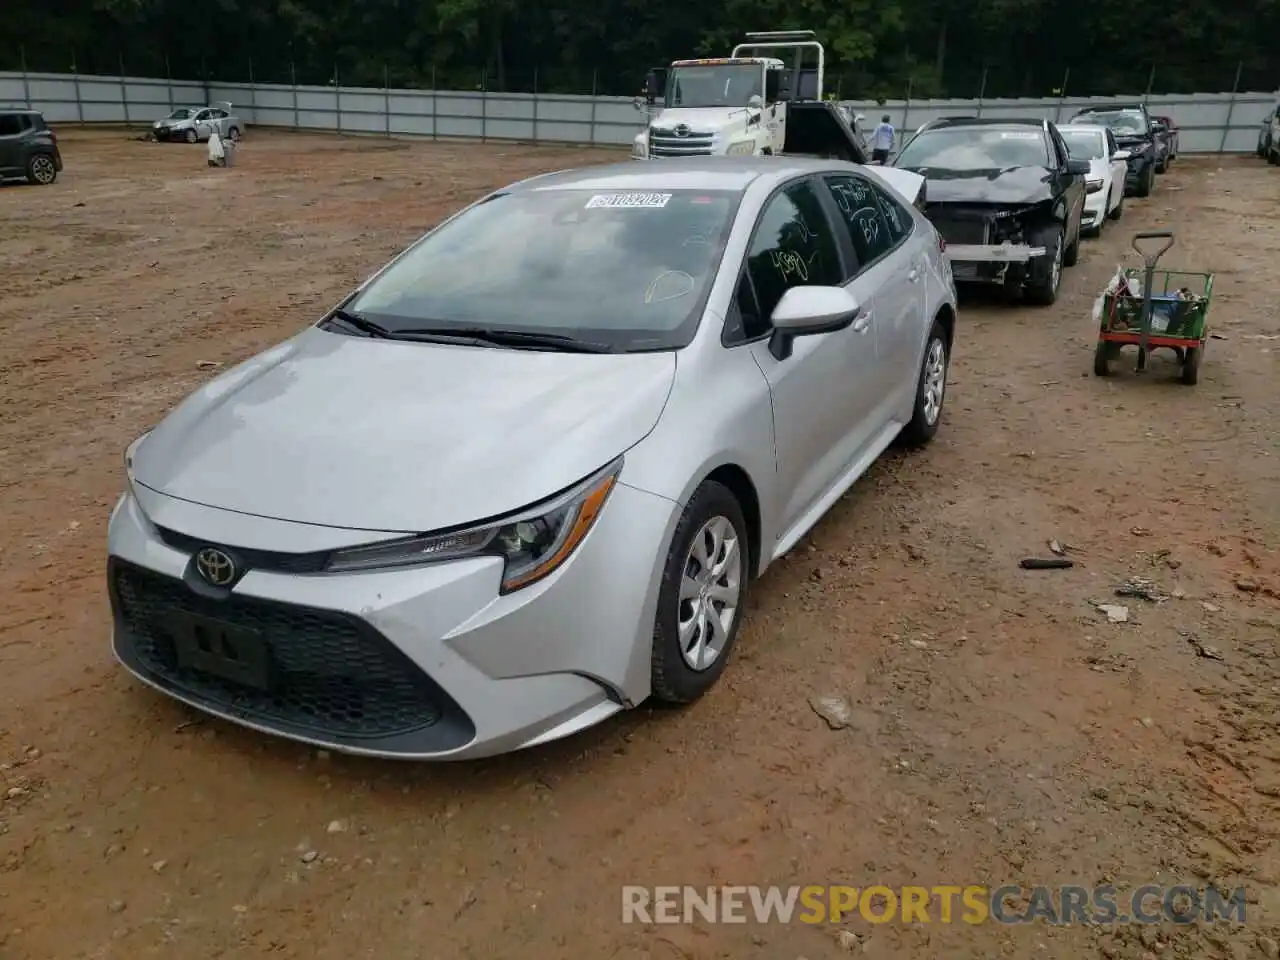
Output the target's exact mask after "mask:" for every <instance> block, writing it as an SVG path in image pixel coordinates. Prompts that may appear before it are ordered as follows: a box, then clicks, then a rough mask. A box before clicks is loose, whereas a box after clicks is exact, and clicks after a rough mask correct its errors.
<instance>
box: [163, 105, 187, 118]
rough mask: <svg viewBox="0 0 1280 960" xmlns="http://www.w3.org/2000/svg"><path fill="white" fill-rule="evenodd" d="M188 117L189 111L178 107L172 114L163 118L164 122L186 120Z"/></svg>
mask: <svg viewBox="0 0 1280 960" xmlns="http://www.w3.org/2000/svg"><path fill="white" fill-rule="evenodd" d="M190 116H191V111H190V110H188V109H187V108H186V107H179V108H178V109H177V110H175V111H173V113H171V114H169V116H167V117H165V119H166V120H186V119H187V118H188V117H190Z"/></svg>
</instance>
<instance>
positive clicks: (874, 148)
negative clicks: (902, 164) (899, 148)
mask: <svg viewBox="0 0 1280 960" xmlns="http://www.w3.org/2000/svg"><path fill="white" fill-rule="evenodd" d="M893 143H894V136H893V124H892V123H890V122H889V115H888V114H887V113H886V114H885V115H884V116H883V117H881V118H880V125H879V126H878V127H876V130H875V133H873V134H872V135H871V162H872V163H884V162H885V161H886V160H888V159H889V153H890V151H891V150H893Z"/></svg>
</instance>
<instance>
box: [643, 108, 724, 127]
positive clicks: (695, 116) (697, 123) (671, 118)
mask: <svg viewBox="0 0 1280 960" xmlns="http://www.w3.org/2000/svg"><path fill="white" fill-rule="evenodd" d="M747 116H748V114H747V108H746V107H745V106H744V107H668V108H667V109H665V110H663V111H662V112H661V113H659V114H658V115H657V116H655V117H654V118H653V119H652V120H651V121H650V123H649V125H650V126H651V127H658V128H661V129H663V130H670V129H672V128H674V127H677V126H679V125H680V124H682V123H683V124H686V125H687V126H688V127H689V129H690V130H691V131H693V132H695V133H719V132H720V131H721V130H723V129H724V128H725V127H729V126H733V125H734V124H745V123H746V122H747Z"/></svg>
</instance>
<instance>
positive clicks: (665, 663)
mask: <svg viewBox="0 0 1280 960" xmlns="http://www.w3.org/2000/svg"><path fill="white" fill-rule="evenodd" d="M712 531H718V533H719V536H718V537H716V536H715V535H714V534H713V533H712ZM730 541H732V544H733V546H732V548H731V549H729V550H728V552H727V553H726V552H725V550H726V548H728V547H729V545H730ZM698 543H702V544H703V549H704V551H705V550H706V547H707V546H708V545H710V546H711V547H712V549H715V550H717V551H719V553H720V555H719V557H718V558H713V559H718V562H719V563H720V564H721V565H723V566H724V571H723V574H722V575H721V576H718V577H716V578H715V579H713V580H712V581H711V583H712V584H718V585H719V586H720V587H721V588H722V589H727V590H729V591H730V592H734V591H735V590H736V600H731V601H730V602H732V603H733V604H734V609H733V614H732V618H731V620H730V622H729V627H728V630H727V631H726V630H723V627H722V630H721V636H720V637H719V639H718V641H717V642H718V645H719V649H718V650H716V651H715V655H714V658H713V659H711V661H710V662H709V663H705V661H704V665H703V666H701V667H700V668H695V667H694V666H693V665H692V664H691V663H690V662H689V661H690V659H693V658H692V657H690V658H688V659H687V653H688V652H690V651H692V652H695V653H696V651H697V650H699V649H700V647H699V644H700V643H701V642H702V641H703V639H704V638H705V637H706V636H707V634H708V632H709V630H710V628H709V627H708V624H707V621H705V620H702V621H701V622H699V611H700V610H701V609H704V607H703V605H704V604H705V605H708V606H710V605H711V604H712V603H713V602H715V601H714V598H713V597H710V596H708V594H707V593H706V587H707V584H706V583H705V582H703V581H701V580H700V576H701V573H702V565H701V563H700V562H699V560H698V558H697V557H696V556H695V552H696V551H695V547H696V546H697V544H698ZM711 569H713V570H715V569H716V567H714V566H713V567H712V568H711ZM749 570H750V568H749V550H748V538H747V524H746V520H745V519H744V518H743V515H742V506H741V505H740V504H739V503H738V499H737V497H735V496H734V495H733V494H732V493H731V492H730V491H729V489H728V488H727V487H724V486H722V485H720V484H718V483H715V482H714V481H707V482H705V483H703V484H702V486H700V487H698V489H697V490H696V491H694V494H693V496H692V497H690V498H689V503H688V505H687V506H686V507H685V508H684V513H683V514H681V516H680V522H679V523H677V524H676V530H675V534H674V536H673V537H672V538H671V548H670V549H669V550H668V551H667V560H666V564H665V566H664V567H663V571H662V583H661V585H660V586H659V589H658V613H657V617H656V619H655V621H654V625H653V650H652V653H651V654H650V661H649V662H650V683H651V689H652V693H653V696H654V697H655V698H656V699H658V700H660V701H664V702H666V703H675V704H683V703H692V702H693V701H695V700H697V699H698V698H699V697H701V696H702V695H703V694H704V693H706V692H707V691H708V690H710V689H711V688H712V687H713V686H714V685H715V683H716V681H717V680H719V679H720V674H722V673H723V672H724V668H725V664H726V663H727V662H728V660H729V656H730V654H731V653H732V651H733V643H734V640H736V639H737V636H738V628H739V627H740V626H741V624H742V617H743V614H744V611H745V600H746V597H747V584H748V581H749ZM735 578H736V588H735ZM700 583H701V584H702V589H701V590H698V591H696V592H693V593H692V594H691V595H688V592H687V591H685V589H684V588H685V586H686V584H687V585H689V586H692V587H694V588H695V590H696V588H697V587H698V585H699V584H700ZM682 591H683V592H685V593H686V594H687V595H685V596H683V597H682ZM712 609H713V610H715V608H714V607H712ZM724 610H725V608H724V607H721V608H720V610H719V611H717V615H718V616H721V617H722V616H723V612H724ZM686 617H687V618H688V623H689V625H690V627H691V628H692V629H691V630H688V631H687V635H686V637H685V638H683V639H682V637H681V630H680V623H681V620H682V619H684V618H686ZM721 622H723V621H721ZM701 649H705V648H701Z"/></svg>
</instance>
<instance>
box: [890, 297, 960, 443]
mask: <svg viewBox="0 0 1280 960" xmlns="http://www.w3.org/2000/svg"><path fill="white" fill-rule="evenodd" d="M949 353H950V350H949V349H948V347H947V331H946V330H945V329H944V328H943V326H942V324H941V323H940V322H939V321H938V320H936V319H935V320H934V321H933V328H932V329H931V330H930V331H929V340H928V342H927V343H926V344H925V347H924V360H923V361H922V362H921V363H920V376H919V378H917V380H916V405H915V408H914V409H913V410H912V415H911V421H910V422H909V423H908V424H907V425H906V426H905V427H903V428H902V432H901V433H900V434H899V435H898V436H899V438H900V439H901V440H902V442H903V443H904V444H905V445H906V446H908V447H923V446H924V445H925V444H926V443H928V442H929V441H930V440H932V439H933V438H934V435H935V434H936V433H937V432H938V425H939V424H940V423H941V422H942V402H943V400H944V399H945V397H946V392H947V366H948V361H949V356H948V354H949Z"/></svg>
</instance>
